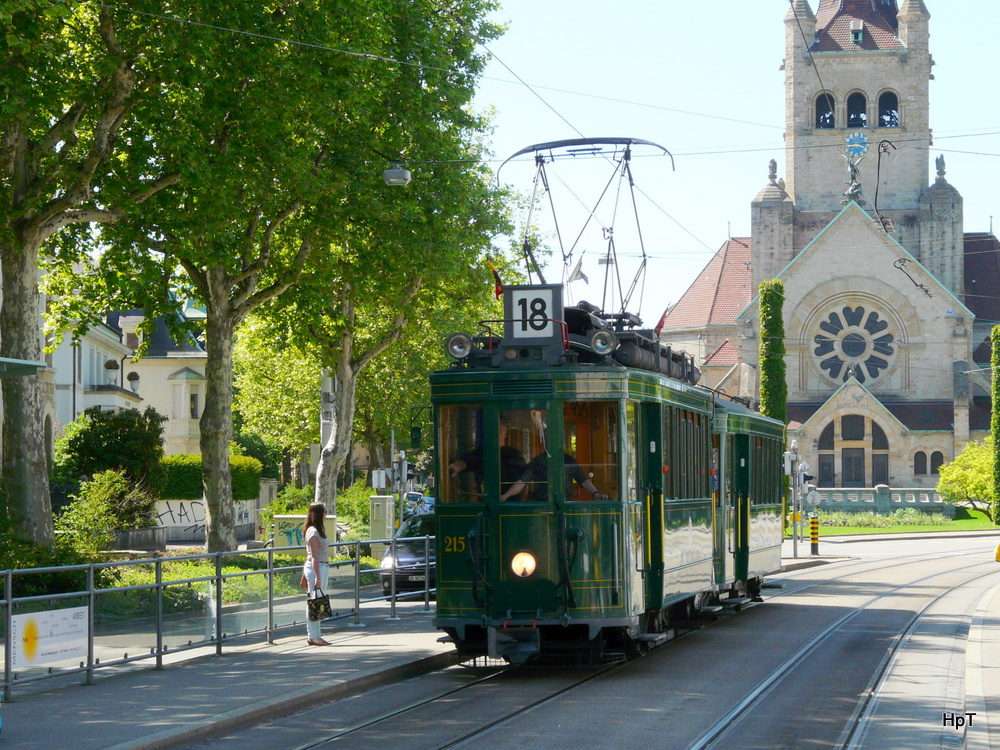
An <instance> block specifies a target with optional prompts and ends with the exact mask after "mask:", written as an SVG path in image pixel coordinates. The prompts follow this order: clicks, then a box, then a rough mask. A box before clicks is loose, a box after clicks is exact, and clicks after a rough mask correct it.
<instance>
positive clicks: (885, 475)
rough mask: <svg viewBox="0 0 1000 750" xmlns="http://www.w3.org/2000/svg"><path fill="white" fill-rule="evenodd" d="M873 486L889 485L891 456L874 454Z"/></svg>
mask: <svg viewBox="0 0 1000 750" xmlns="http://www.w3.org/2000/svg"><path fill="white" fill-rule="evenodd" d="M872 484H873V485H875V484H889V454H888V453H873V454H872Z"/></svg>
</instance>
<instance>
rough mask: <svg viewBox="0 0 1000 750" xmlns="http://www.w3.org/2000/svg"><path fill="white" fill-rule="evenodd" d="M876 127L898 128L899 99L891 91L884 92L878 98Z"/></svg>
mask: <svg viewBox="0 0 1000 750" xmlns="http://www.w3.org/2000/svg"><path fill="white" fill-rule="evenodd" d="M878 126H879V127H880V128H898V127H899V97H898V96H896V95H895V94H894V93H892V92H891V91H886V92H885V93H883V94H882V96H880V97H879V98H878Z"/></svg>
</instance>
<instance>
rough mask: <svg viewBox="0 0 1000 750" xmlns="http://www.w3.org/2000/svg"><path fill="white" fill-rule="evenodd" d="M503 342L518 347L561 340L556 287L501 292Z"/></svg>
mask: <svg viewBox="0 0 1000 750" xmlns="http://www.w3.org/2000/svg"><path fill="white" fill-rule="evenodd" d="M504 318H505V320H506V323H505V325H506V331H505V335H504V338H505V339H508V340H513V341H515V342H516V343H518V344H544V343H548V342H551V341H559V340H561V337H562V330H561V328H562V320H563V302H562V286H561V285H559V284H546V285H530V286H509V287H507V288H506V289H504Z"/></svg>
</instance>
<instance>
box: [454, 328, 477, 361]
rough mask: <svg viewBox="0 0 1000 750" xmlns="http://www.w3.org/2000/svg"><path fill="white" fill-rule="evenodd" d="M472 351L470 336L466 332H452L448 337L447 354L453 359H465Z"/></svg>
mask: <svg viewBox="0 0 1000 750" xmlns="http://www.w3.org/2000/svg"><path fill="white" fill-rule="evenodd" d="M471 353H472V337H471V336H470V335H469V334H467V333H453V334H451V336H449V337H448V354H449V355H450V356H452V357H454V358H455V359H465V358H466V357H468V356H469V354H471Z"/></svg>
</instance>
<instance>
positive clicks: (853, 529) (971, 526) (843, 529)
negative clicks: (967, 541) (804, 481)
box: [785, 508, 1000, 539]
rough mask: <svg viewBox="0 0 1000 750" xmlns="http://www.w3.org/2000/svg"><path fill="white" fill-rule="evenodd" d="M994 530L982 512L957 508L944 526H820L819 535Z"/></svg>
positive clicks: (806, 533)
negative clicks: (953, 516) (953, 515)
mask: <svg viewBox="0 0 1000 750" xmlns="http://www.w3.org/2000/svg"><path fill="white" fill-rule="evenodd" d="M803 527H804V531H803V536H804V537H805V538H806V539H808V538H809V521H808V520H805V521H803ZM989 529H993V530H995V531H1000V527H997V526H995V525H994V524H993V522H992V521H990V519H989V518H987V517H986V514H985V513H983V512H982V511H981V510H974V509H972V508H956V509H955V520H954V521H952V522H951V523H947V524H944V525H936V524H935V525H907V526H885V527H882V528H872V527H870V526H822V525H821V526H820V527H819V535H820V537H824V536H839V535H842V534H912V533H914V532H919V533H925V532H938V531H983V530H989ZM785 531H786V536H787V538H789V539H790V538H791V529H790V528H789V529H786V530H785Z"/></svg>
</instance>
